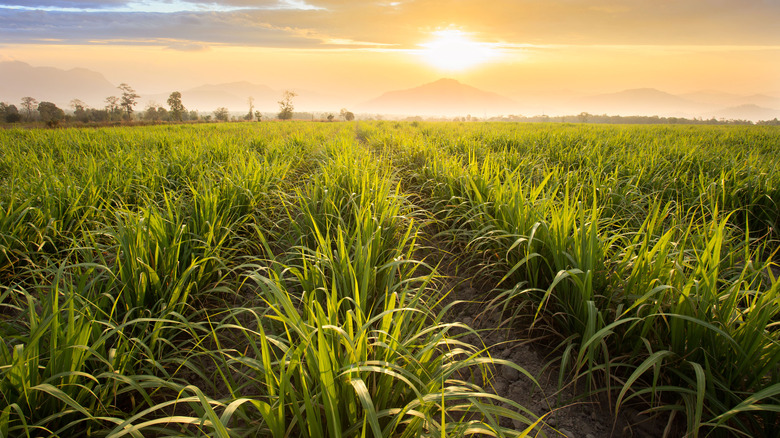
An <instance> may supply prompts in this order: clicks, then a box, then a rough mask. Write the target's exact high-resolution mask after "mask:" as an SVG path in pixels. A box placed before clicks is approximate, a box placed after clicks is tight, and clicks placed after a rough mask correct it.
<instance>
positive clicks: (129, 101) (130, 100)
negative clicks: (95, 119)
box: [117, 82, 141, 120]
mask: <svg viewBox="0 0 780 438" xmlns="http://www.w3.org/2000/svg"><path fill="white" fill-rule="evenodd" d="M117 88H119V89H120V90H122V99H121V100H120V103H119V105H120V106H121V107H122V108H124V109H125V112H126V113H127V119H128V120H130V118H131V117H132V114H133V107H134V106H135V104H136V103H137V101H138V98H139V97H141V96H139V95H138V94H137V93H136V92H135V90H133V88H132V87H131V86H129V85H127V84H126V83H124V82H122V83H121V84H119V86H118V87H117Z"/></svg>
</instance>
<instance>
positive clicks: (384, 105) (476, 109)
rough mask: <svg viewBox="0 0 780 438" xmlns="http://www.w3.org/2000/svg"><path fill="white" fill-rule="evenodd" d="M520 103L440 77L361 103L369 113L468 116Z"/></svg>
mask: <svg viewBox="0 0 780 438" xmlns="http://www.w3.org/2000/svg"><path fill="white" fill-rule="evenodd" d="M517 107H518V104H517V102H515V101H513V100H512V99H509V98H506V97H504V96H501V95H498V94H496V93H490V92H487V91H483V90H480V89H478V88H475V87H472V86H469V85H465V84H462V83H460V82H458V81H456V80H454V79H439V80H438V81H436V82H431V83H428V84H425V85H421V86H419V87H415V88H410V89H406V90H398V91H390V92H388V93H385V94H383V95H381V96H379V97H377V98H375V99H372V100H370V101H368V102H365V103H364V104H362V105H359V106H358V109H359V110H361V111H365V112H378V113H387V114H408V115H447V116H465V115H467V114H472V115H474V116H477V117H482V116H483V114H487V115H496V114H507V113H510V112H512V111H514V110H516V109H517Z"/></svg>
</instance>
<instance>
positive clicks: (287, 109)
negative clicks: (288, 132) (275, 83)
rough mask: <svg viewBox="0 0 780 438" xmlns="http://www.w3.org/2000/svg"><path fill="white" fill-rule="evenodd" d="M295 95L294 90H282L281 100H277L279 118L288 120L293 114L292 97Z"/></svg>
mask: <svg viewBox="0 0 780 438" xmlns="http://www.w3.org/2000/svg"><path fill="white" fill-rule="evenodd" d="M295 96H297V94H295V92H293V91H290V90H284V94H283V95H282V100H280V101H279V116H278V117H279V120H290V119H292V116H293V109H294V107H293V102H292V100H293V98H294V97H295Z"/></svg>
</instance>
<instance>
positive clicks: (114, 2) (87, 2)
mask: <svg viewBox="0 0 780 438" xmlns="http://www.w3.org/2000/svg"><path fill="white" fill-rule="evenodd" d="M127 3H129V1H128V0H100V1H98V0H0V7H3V6H22V7H24V8H62V9H110V8H115V7H117V6H124V5H126V4H127Z"/></svg>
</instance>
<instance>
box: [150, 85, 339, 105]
mask: <svg viewBox="0 0 780 438" xmlns="http://www.w3.org/2000/svg"><path fill="white" fill-rule="evenodd" d="M180 91H181V100H182V103H183V104H184V106H185V107H186V108H187V109H194V110H198V111H201V112H210V111H213V110H215V109H217V108H219V107H225V108H227V109H229V110H231V111H247V110H249V97H250V96H251V97H253V98H254V99H255V100H254V106H255V109H256V110H258V111H262V112H268V111H270V112H273V111H276V110H277V109H278V108H279V104H278V101H279V100H280V99H281V98H282V93H283V91H282V90H274V89H273V88H271V87H268V86H266V85H259V84H253V83H251V82H247V81H242V82H228V83H223V84H207V85H201V86H199V87H195V88H189V89H185V90H180ZM294 91H295V92H296V93H297V94H298V96H296V97H295V99H293V103H294V105H295V110H296V111H310V110H317V111H320V110H329V111H338V108H336V107H335V106H333V104H332V103H330V102H331V101H334V100H335V99H333V98H328V97H326V96H322V95H320V94H318V93H315V92H312V91H308V90H294ZM167 100H168V94H150V95H144V96H142V97H141V100H140V102H141V103H142V105H140V106H143V107H145V106H146V105H148V104H149V102H155V103H157V104H159V105H163V106H165V105H166V103H165V102H166V101H167Z"/></svg>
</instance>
